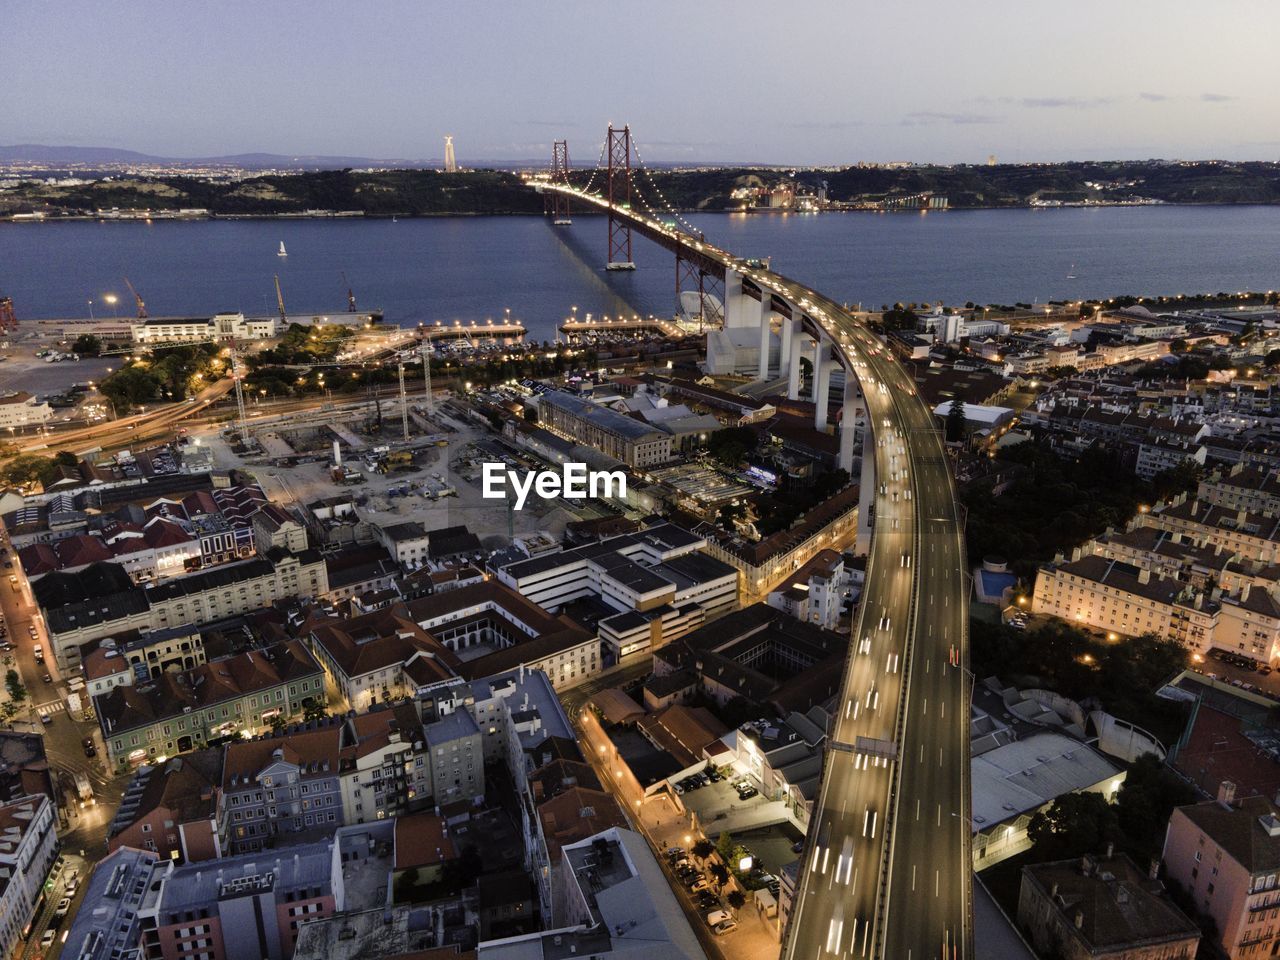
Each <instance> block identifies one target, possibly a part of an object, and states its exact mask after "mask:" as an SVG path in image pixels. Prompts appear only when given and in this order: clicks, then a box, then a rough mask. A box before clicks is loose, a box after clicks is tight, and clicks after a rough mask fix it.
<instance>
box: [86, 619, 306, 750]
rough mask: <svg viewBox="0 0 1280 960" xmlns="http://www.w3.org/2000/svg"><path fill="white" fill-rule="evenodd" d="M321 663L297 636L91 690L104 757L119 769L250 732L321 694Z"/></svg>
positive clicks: (298, 710) (292, 713) (294, 711)
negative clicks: (139, 680) (141, 679)
mask: <svg viewBox="0 0 1280 960" xmlns="http://www.w3.org/2000/svg"><path fill="white" fill-rule="evenodd" d="M323 697H324V671H323V670H322V669H321V667H320V665H319V664H318V663H316V661H315V658H314V657H312V656H311V654H310V652H309V651H308V650H307V647H306V645H305V644H304V643H302V642H301V641H299V640H286V641H284V642H283V643H279V644H276V645H275V646H272V647H267V648H265V649H262V650H251V651H247V652H245V653H242V654H238V655H236V656H233V657H228V658H227V659H225V660H215V661H211V662H209V663H204V664H201V665H200V666H198V667H195V668H193V669H191V670H184V671H166V672H163V673H161V674H160V676H158V677H154V678H149V679H148V680H147V681H146V682H145V683H142V684H137V683H127V684H122V685H118V686H114V687H112V688H111V689H110V690H109V691H108V692H106V693H103V694H100V695H98V696H96V697H94V698H93V704H94V710H95V712H96V713H97V716H98V724H99V726H100V727H101V729H102V740H103V743H104V744H105V745H106V748H107V759H108V761H109V762H110V764H111V765H112V766H113V767H114V768H115V769H116V770H117V771H118V772H123V771H125V770H128V769H130V768H134V767H138V766H140V765H142V764H143V763H153V764H154V763H159V762H161V761H162V759H163V758H166V757H171V756H174V755H175V754H179V753H186V752H188V751H190V750H195V749H199V748H200V747H203V746H205V745H207V744H208V743H209V742H210V741H213V740H218V739H220V738H223V737H228V736H245V735H248V736H254V735H257V734H259V733H261V732H262V731H264V730H266V729H269V728H270V727H271V724H272V722H273V721H275V722H278V720H277V718H279V717H285V718H287V717H292V716H296V715H298V714H300V713H301V712H302V710H303V708H304V706H305V705H306V704H307V703H308V702H310V701H313V700H321V701H322V700H323Z"/></svg>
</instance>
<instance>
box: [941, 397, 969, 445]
mask: <svg viewBox="0 0 1280 960" xmlns="http://www.w3.org/2000/svg"><path fill="white" fill-rule="evenodd" d="M965 423H966V417H965V412H964V401H963V400H961V399H960V398H959V397H956V398H955V399H954V400H952V401H951V406H950V407H949V408H948V409H947V423H946V431H947V441H948V442H949V443H959V442H960V441H961V440H963V439H964V436H965Z"/></svg>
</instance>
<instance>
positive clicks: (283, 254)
mask: <svg viewBox="0 0 1280 960" xmlns="http://www.w3.org/2000/svg"><path fill="white" fill-rule="evenodd" d="M288 255H289V251H288V250H286V249H285V248H284V241H283V240H281V241H280V249H279V250H277V251H276V256H277V257H287V256H288Z"/></svg>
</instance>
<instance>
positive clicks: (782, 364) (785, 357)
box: [778, 317, 795, 377]
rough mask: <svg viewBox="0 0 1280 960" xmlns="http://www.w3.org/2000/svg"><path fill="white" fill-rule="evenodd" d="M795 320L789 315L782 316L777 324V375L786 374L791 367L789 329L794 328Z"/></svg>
mask: <svg viewBox="0 0 1280 960" xmlns="http://www.w3.org/2000/svg"><path fill="white" fill-rule="evenodd" d="M794 326H795V321H793V320H792V319H791V318H790V317H783V318H782V323H781V324H779V325H778V376H780V377H785V376H787V373H788V371H789V370H790V369H791V366H790V365H791V331H792V330H793V329H794Z"/></svg>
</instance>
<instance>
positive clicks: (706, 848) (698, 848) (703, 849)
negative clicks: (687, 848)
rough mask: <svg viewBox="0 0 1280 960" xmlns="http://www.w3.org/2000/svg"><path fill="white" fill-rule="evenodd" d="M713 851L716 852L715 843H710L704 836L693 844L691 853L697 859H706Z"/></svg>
mask: <svg viewBox="0 0 1280 960" xmlns="http://www.w3.org/2000/svg"><path fill="white" fill-rule="evenodd" d="M715 852H716V845H715V844H714V843H712V842H711V841H710V840H708V839H707V838H706V837H703V838H702V839H701V840H699V841H698V842H697V843H695V844H694V845H693V855H694V856H695V857H697V858H698V859H699V860H705V859H707V857H709V856H711V855H712V854H713V853H715Z"/></svg>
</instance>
